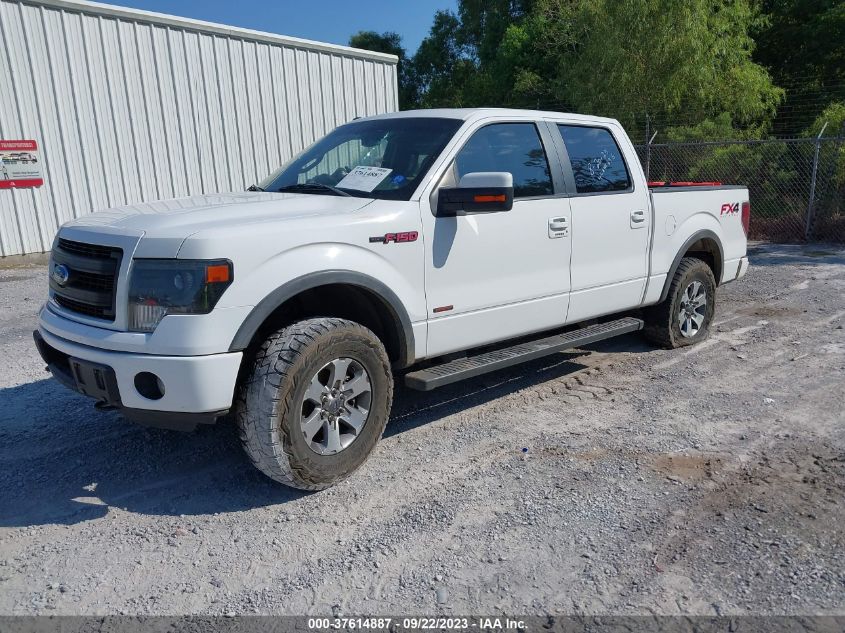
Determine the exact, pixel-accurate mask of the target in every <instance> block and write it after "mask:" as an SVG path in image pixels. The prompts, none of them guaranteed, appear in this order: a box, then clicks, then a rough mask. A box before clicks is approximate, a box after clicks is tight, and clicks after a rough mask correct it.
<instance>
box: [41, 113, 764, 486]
mask: <svg viewBox="0 0 845 633" xmlns="http://www.w3.org/2000/svg"><path fill="white" fill-rule="evenodd" d="M749 213H750V207H749V201H748V191H747V190H746V189H745V188H744V187H737V186H671V185H665V184H664V185H663V186H652V187H651V188H650V187H649V185H648V183H646V180H645V177H644V175H643V171H642V169H641V167H640V162H639V160H638V159H637V155H636V153H635V151H634V147H633V146H632V145H631V141H630V140H629V139H628V137H627V135H626V134H625V132H624V130H623V129H622V127H621V126H620V125H619V123H618V122H617V121H615V120H612V119H604V118H598V117H591V116H579V115H572V114H560V113H555V112H532V111H523V110H501V109H469V110H425V111H409V112H400V113H396V114H387V115H382V116H376V117H370V118H365V119H358V120H355V121H353V122H351V123H348V124H346V125H342V126H340V127H338V128H337V129H335V130H334V131H333V132H331V133H330V134H328V135H327V136H326V137H324V138H322V139H321V140H319V141H317V142H316V143H315V144H314V145H312V146H311V147H309V148H308V149H306V150H304V151H303V152H301V153H300V154H299V155H297V156H295V157H294V158H293V159H292V160H291V161H290V162H288V163H287V164H286V165H284V166H283V167H281V168H280V169H279V170H278V171H276V172H275V173H274V174H272V175H270V176H269V177H268V178H267V179H266V180H265V181H264V182H262V183H260V184H259V185H253V186H252V187H250V188H249V190H247V191H245V192H243V193H228V194H217V195H204V196H194V197H190V198H183V199H177V200H167V201H162V202H152V203H146V204H137V205H132V206H126V207H122V208H116V209H112V210H108V211H102V212H99V213H95V214H93V215H90V216H87V217H84V218H80V219H78V220H74V221H72V222H69V223H67V224H65V225H64V226H63V227H62V228H61V230H60V231H59V233H58V235H57V237H56V241H55V243H54V246H53V251H52V258H51V263H50V272H49V278H50V279H49V284H50V290H49V300H48V301H47V303H46V304H45V305H44V307H43V308H42V309H41V311H40V313H39V323H38V329H37V331H36V332H35V339H36V343H37V345H38V349H39V351H40V353H41V355H42V357H43V358H44V360H45V362H46V363H47V366H48V369H49V370H50V371H51V372H52V373H53V374H54V375H55V377H56V378H58V379H59V380H60V381H61V382H63V383H64V384H65V385H67V386H69V387H70V388H72V389H74V390H76V391H79V392H81V393H83V394H86V395H88V396H91V397H93V398H94V399H96V401H97V406H98V407H99V408H118V409H120V410H121V411H122V412H123V414H124V415H125V417H127V418H129V419H131V420H135V421H138V422H141V423H146V424H151V425H157V426H169V427H177V428H184V429H190V428H193V427H194V426H195V425H196V424H197V423H210V422H214V421H215V420H216V419H217V418H219V417H221V416H223V415H225V414H227V413H229V412H232V413H233V414H234V416H233V417H234V418H235V419H236V420H237V424H238V425H239V427H240V434H241V437H242V439H243V444H244V447H245V449H246V452H247V453H248V454H249V456H250V458H251V459H252V461H253V462H254V464H255V465H256V466H257V467H258V468H259V469H260V470H261V471H262V472H264V473H266V474H267V475H268V476H269V477H271V478H273V479H275V480H276V481H279V482H281V483H284V484H287V485H290V486H294V487H297V488H303V489H307V490H319V489H322V488H326V487H328V486H330V485H332V484H334V483H335V482H337V481H339V480H341V479H343V478H344V477H346V476H348V475H349V474H350V473H352V472H353V471H354V470H355V469H357V468H358V467H359V466H361V464H363V462H364V461H365V460H366V459H367V457H368V455H369V454H370V452H371V451H372V449H373V447H374V446H375V444H376V442H377V441H378V440H379V438H380V437H381V435H382V431H383V430H384V427H385V424H386V423H387V419H388V416H389V413H390V407H391V402H392V398H393V381H394V374H396V375H401V376H403V377H404V381H405V384H406V385H407V386H408V387H411V388H414V389H421V390H429V389H433V388H435V387H438V386H441V385H444V384H448V383H451V382H454V381H457V380H460V379H463V378H467V377H471V376H476V375H478V374H481V373H484V372H488V371H493V370H496V369H500V368H502V367H506V366H509V365H514V364H516V363H519V362H522V361H526V360H530V359H534V358H537V357H539V356H543V355H545V354H551V353H554V352H557V351H560V350H564V349H569V348H573V347H576V346H582V345H586V344H589V343H592V342H595V341H598V340H600V339H604V338H608V337H611V336H615V335H618V334H623V333H626V332H631V331H635V330H639V329H644V331H645V333H646V334H647V335H648V336H649V337H650V338H651V339H652V340H654V341H656V342H657V343H658V344H660V345H663V346H667V347H679V346H682V345H689V344H692V343H696V342H698V341H700V340H702V339H703V338H705V337H706V336H707V333H708V327H709V325H710V323H711V321H712V319H713V314H714V309H715V300H716V296H715V293H716V287H717V286H718V285H719V284H722V283H726V282H729V281H733V280H734V279H738V278H739V277H741V276H742V275H743V274H745V271H746V269H747V267H748V259H747V258H746V234H747V231H748V222H749Z"/></svg>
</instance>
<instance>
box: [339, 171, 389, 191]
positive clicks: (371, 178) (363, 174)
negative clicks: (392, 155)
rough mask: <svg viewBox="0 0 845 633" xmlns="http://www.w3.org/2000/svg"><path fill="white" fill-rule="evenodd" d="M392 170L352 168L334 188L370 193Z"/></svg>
mask: <svg viewBox="0 0 845 633" xmlns="http://www.w3.org/2000/svg"><path fill="white" fill-rule="evenodd" d="M392 171H393V170H392V169H387V168H386V167H363V166H361V165H358V166H357V167H353V168H352V171H350V172H349V173H348V174H346V176H344V177H343V180H341V181H340V182H339V183H337V184H336V185H335V187H340V188H341V189H355V190H357V191H372V190H373V189H375V188H376V187H378V185H379V183H380V182H381V181H382V180H384V179H385V178H387V176H388V174H390V172H392Z"/></svg>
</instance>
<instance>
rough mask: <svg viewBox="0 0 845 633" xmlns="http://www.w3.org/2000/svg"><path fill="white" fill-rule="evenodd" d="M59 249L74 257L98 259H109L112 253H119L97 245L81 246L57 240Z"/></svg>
mask: <svg viewBox="0 0 845 633" xmlns="http://www.w3.org/2000/svg"><path fill="white" fill-rule="evenodd" d="M59 248H61V249H62V250H63V251H65V252H67V253H73V254H74V255H82V256H83V257H99V258H101V259H107V258H109V257H111V255H112V253H113V252H114V251H119V250H120V249H119V248H112V247H111V246H100V245H99V244H83V243H82V242H72V241H71V240H66V239H63V238H61V237H60V238H59Z"/></svg>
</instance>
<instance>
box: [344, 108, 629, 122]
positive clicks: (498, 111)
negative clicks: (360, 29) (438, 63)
mask: <svg viewBox="0 0 845 633" xmlns="http://www.w3.org/2000/svg"><path fill="white" fill-rule="evenodd" d="M419 117H435V118H441V119H460V120H462V121H471V120H477V119H484V118H488V117H503V118H507V117H518V118H534V119H544V118H560V117H564V118H566V119H568V120H574V121H583V122H585V123H616V124H618V123H619V122H618V121H617V120H616V119H609V118H606V117H597V116H590V115H585V114H573V113H571V112H553V111H547V110H521V109H519V108H433V109H430V110H403V111H401V112H389V113H386V114H377V115H375V116H370V117H362V118H360V119H356V120H357V121H362V120H376V119H395V118H419Z"/></svg>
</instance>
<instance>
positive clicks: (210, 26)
mask: <svg viewBox="0 0 845 633" xmlns="http://www.w3.org/2000/svg"><path fill="white" fill-rule="evenodd" d="M4 1H6V0H4ZM8 1H11V2H19V3H21V4H29V5H37V6H44V7H49V8H53V9H63V10H66V11H77V12H80V13H88V14H92V15H104V16H109V17H114V18H121V19H126V20H135V21H141V22H149V23H151V24H158V25H162V26H170V27H173V28H178V29H185V30H192V31H201V32H204V33H215V34H218V35H225V36H227V37H234V38H239V39H243V40H251V41H255V42H264V43H268V44H278V45H280V46H288V47H292V48H301V49H305V50H312V51H321V52H325V53H332V54H335V55H343V56H345V57H354V58H358V59H372V60H376V61H380V62H383V63H386V64H396V63H398V61H399V58H398V57H396V55H391V54H389V53H377V52H375V51H367V50H363V49H360V48H352V47H350V46H341V45H340V44H329V43H328V42H317V41H315V40H306V39H303V38H299V37H290V36H287V35H277V34H275V33H268V32H266V31H256V30H253V29H246V28H242V27H239V26H228V25H226V24H218V23H216V22H206V21H204V20H195V19H193V18H184V17H181V16H177V15H169V14H166V13H156V12H154V11H145V10H143V9H132V8H129V7H120V6H117V5H112V4H103V3H100V2H88V1H87V0H8Z"/></svg>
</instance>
